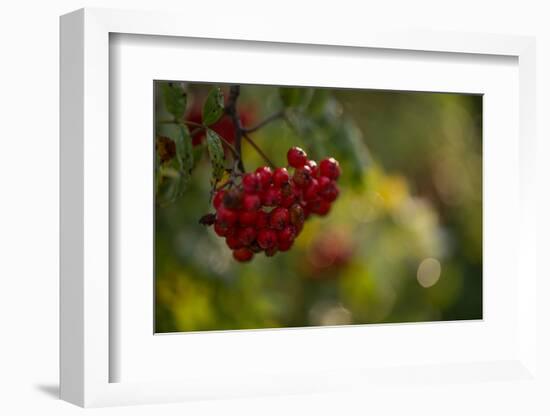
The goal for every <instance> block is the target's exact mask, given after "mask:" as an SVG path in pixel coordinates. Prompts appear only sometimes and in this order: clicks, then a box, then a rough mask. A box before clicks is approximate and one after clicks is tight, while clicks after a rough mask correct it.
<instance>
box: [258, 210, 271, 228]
mask: <svg viewBox="0 0 550 416" xmlns="http://www.w3.org/2000/svg"><path fill="white" fill-rule="evenodd" d="M268 226H269V214H268V213H267V212H265V211H258V213H257V214H256V228H257V229H261V228H267V227H268Z"/></svg>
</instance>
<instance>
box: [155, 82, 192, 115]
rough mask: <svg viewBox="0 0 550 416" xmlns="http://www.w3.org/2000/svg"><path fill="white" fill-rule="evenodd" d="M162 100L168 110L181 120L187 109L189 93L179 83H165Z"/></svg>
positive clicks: (162, 86) (163, 84)
mask: <svg viewBox="0 0 550 416" xmlns="http://www.w3.org/2000/svg"><path fill="white" fill-rule="evenodd" d="M161 89H162V98H163V100H164V106H165V107H166V110H167V111H168V112H169V113H170V114H172V115H173V116H174V118H176V119H179V118H180V117H182V116H183V113H185V108H186V107H187V93H186V92H185V91H184V89H183V88H182V86H181V85H180V84H178V83H173V82H164V83H162V84H161Z"/></svg>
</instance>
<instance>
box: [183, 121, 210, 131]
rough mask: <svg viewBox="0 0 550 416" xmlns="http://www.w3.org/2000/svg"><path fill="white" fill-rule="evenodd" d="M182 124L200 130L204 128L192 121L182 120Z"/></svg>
mask: <svg viewBox="0 0 550 416" xmlns="http://www.w3.org/2000/svg"><path fill="white" fill-rule="evenodd" d="M182 123H185V124H189V125H190V126H194V127H200V128H202V129H205V128H206V126H205V125H203V124H201V123H195V122H194V121H190V120H182Z"/></svg>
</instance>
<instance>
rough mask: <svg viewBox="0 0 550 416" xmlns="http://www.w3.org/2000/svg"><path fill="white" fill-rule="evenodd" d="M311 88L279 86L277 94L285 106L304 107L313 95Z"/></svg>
mask: <svg viewBox="0 0 550 416" xmlns="http://www.w3.org/2000/svg"><path fill="white" fill-rule="evenodd" d="M313 92H314V90H313V88H291V87H281V88H279V96H280V97H281V101H282V102H283V104H284V105H285V107H298V108H301V109H304V108H306V107H307V106H308V104H309V103H310V101H311V98H312V97H313Z"/></svg>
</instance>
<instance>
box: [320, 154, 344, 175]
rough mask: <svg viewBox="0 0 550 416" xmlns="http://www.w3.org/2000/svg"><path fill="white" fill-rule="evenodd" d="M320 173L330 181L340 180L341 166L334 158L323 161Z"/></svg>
mask: <svg viewBox="0 0 550 416" xmlns="http://www.w3.org/2000/svg"><path fill="white" fill-rule="evenodd" d="M319 173H320V174H321V175H322V176H326V177H327V178H330V179H338V177H339V176H340V173H341V171H340V164H339V163H338V161H337V160H336V159H334V158H333V157H330V158H328V159H323V160H321V163H320V164H319Z"/></svg>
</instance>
